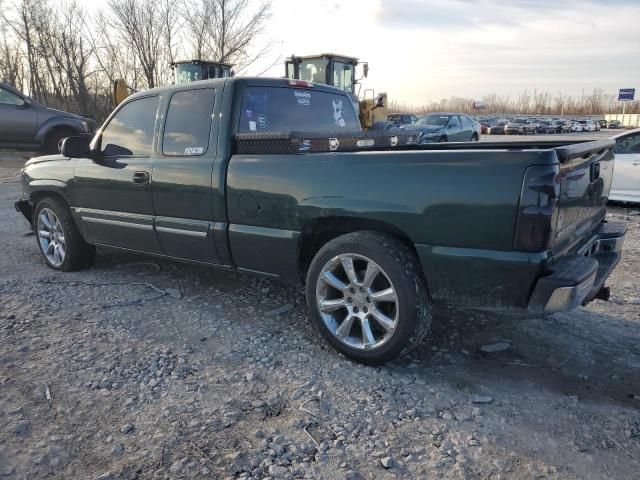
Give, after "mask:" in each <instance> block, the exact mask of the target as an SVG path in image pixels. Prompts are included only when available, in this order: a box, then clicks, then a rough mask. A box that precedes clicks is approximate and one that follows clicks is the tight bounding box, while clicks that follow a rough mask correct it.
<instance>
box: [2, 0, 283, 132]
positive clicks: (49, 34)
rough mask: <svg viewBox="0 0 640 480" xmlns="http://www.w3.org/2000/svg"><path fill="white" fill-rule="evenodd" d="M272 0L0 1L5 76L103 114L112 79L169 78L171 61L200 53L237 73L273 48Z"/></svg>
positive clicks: (54, 100)
mask: <svg viewBox="0 0 640 480" xmlns="http://www.w3.org/2000/svg"><path fill="white" fill-rule="evenodd" d="M270 14H271V4H270V2H269V1H268V0H265V1H262V2H261V3H259V0H256V1H250V0H108V2H107V4H106V7H105V8H104V9H100V10H96V11H87V9H86V8H84V7H83V6H82V3H81V2H80V1H79V0H62V1H61V2H60V1H52V0H0V80H1V81H3V82H6V83H9V84H11V85H14V86H15V87H16V88H18V89H19V90H21V91H23V92H28V93H29V94H30V96H31V97H33V98H34V99H35V100H36V101H38V102H40V103H44V104H45V105H48V106H51V107H57V108H62V109H64V110H67V111H71V112H76V113H82V114H88V115H91V116H93V117H94V118H96V119H98V120H102V119H104V118H105V117H106V116H107V115H108V114H109V112H110V111H111V110H112V108H113V105H112V100H111V96H112V88H113V81H114V80H115V79H118V78H122V79H125V81H126V82H127V85H128V86H130V87H131V88H132V89H133V90H139V89H146V88H153V87H155V86H159V85H164V84H167V83H170V77H171V70H170V67H169V64H170V62H172V61H174V60H177V59H182V58H199V59H206V60H213V61H218V62H223V63H231V64H234V65H235V70H236V72H240V73H241V72H242V70H243V69H245V68H247V67H248V66H249V65H251V64H253V62H255V61H256V60H257V59H264V58H265V56H268V55H270V54H272V51H271V43H270V42H263V43H262V45H259V44H258V42H259V41H260V39H261V36H262V34H263V33H264V28H265V26H266V23H267V21H268V19H269V18H270Z"/></svg>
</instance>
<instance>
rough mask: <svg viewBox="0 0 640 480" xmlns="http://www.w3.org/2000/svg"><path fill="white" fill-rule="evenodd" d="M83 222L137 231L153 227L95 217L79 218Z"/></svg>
mask: <svg viewBox="0 0 640 480" xmlns="http://www.w3.org/2000/svg"><path fill="white" fill-rule="evenodd" d="M80 218H82V220H83V221H84V222H88V223H102V224H105V225H115V226H118V227H129V228H136V229H138V230H153V225H144V224H141V223H133V222H123V221H120V220H110V219H108V218H96V217H85V216H81V217H80Z"/></svg>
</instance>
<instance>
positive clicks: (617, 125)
mask: <svg viewBox="0 0 640 480" xmlns="http://www.w3.org/2000/svg"><path fill="white" fill-rule="evenodd" d="M607 128H622V122H620V120H609V122H608V123H607Z"/></svg>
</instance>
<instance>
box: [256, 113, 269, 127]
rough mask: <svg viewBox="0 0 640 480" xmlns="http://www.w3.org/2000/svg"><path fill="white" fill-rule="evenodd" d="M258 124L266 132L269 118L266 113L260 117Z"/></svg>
mask: <svg viewBox="0 0 640 480" xmlns="http://www.w3.org/2000/svg"><path fill="white" fill-rule="evenodd" d="M257 124H258V128H259V129H260V130H264V129H265V128H267V116H266V115H265V114H264V113H261V114H260V115H258V121H257Z"/></svg>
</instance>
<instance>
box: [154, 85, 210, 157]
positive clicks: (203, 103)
mask: <svg viewBox="0 0 640 480" xmlns="http://www.w3.org/2000/svg"><path fill="white" fill-rule="evenodd" d="M213 99H214V91H213V90H212V89H210V88H203V89H198V90H185V91H183V92H176V93H174V94H173V96H172V97H171V101H170V102H169V111H168V112H167V122H166V124H165V127H164V137H163V139H162V153H164V154H165V155H168V156H195V155H204V153H205V152H206V151H207V148H208V147H209V132H210V131H211V113H212V112H213Z"/></svg>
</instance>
